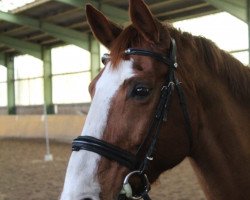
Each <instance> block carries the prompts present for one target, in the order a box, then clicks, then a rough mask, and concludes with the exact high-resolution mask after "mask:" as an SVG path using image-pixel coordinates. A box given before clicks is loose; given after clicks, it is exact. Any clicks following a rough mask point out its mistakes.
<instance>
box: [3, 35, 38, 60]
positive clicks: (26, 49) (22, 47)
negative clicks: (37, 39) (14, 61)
mask: <svg viewBox="0 0 250 200" xmlns="http://www.w3.org/2000/svg"><path fill="white" fill-rule="evenodd" d="M0 43H2V44H4V45H6V46H8V47H12V48H14V49H16V50H18V51H20V52H23V53H25V54H29V55H32V56H34V57H36V58H39V59H41V58H42V55H41V46H40V45H38V44H34V43H31V42H26V41H23V40H19V39H17V38H13V37H9V36H6V35H2V34H0Z"/></svg>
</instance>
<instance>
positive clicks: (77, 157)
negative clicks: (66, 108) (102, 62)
mask: <svg viewBox="0 0 250 200" xmlns="http://www.w3.org/2000/svg"><path fill="white" fill-rule="evenodd" d="M132 64H133V62H132V61H121V62H120V64H119V66H118V67H117V69H112V67H111V64H110V63H108V64H107V66H106V68H105V70H104V71H103V74H102V76H101V77H100V79H99V80H98V82H97V83H96V88H95V95H94V98H93V100H92V104H91V106H90V110H89V113H88V116H87V118H86V121H85V125H84V128H83V131H82V134H81V135H90V136H93V137H96V138H98V139H101V138H102V135H103V132H104V129H105V127H106V124H107V118H108V112H109V109H110V104H111V101H112V98H113V97H114V95H115V93H116V92H117V90H118V89H119V88H120V86H121V85H122V84H123V82H124V81H125V80H126V79H128V78H130V77H132V76H133V70H132ZM100 159H101V157H100V156H99V155H98V154H96V153H92V152H89V151H84V150H81V151H78V152H72V155H71V157H70V160H69V164H68V168H67V172H66V177H65V183H64V188H63V192H62V195H61V200H79V199H82V198H91V199H93V200H98V199H99V193H100V185H99V183H98V179H97V176H96V174H97V168H98V166H97V164H98V162H99V160H100Z"/></svg>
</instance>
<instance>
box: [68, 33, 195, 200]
mask: <svg viewBox="0 0 250 200" xmlns="http://www.w3.org/2000/svg"><path fill="white" fill-rule="evenodd" d="M176 51H177V47H176V43H175V40H174V39H172V38H171V47H170V53H169V54H168V55H167V56H165V55H162V54H159V53H155V52H152V51H148V50H143V49H135V48H129V49H127V50H125V52H124V54H125V55H141V56H149V57H152V58H154V59H156V60H158V61H160V62H163V63H165V64H166V65H167V66H168V72H167V76H166V79H165V82H164V84H163V86H162V88H161V96H160V99H159V102H158V105H157V108H156V111H155V115H154V118H153V120H152V122H151V125H150V128H149V131H148V133H147V135H146V137H145V138H144V140H143V142H142V143H141V145H140V146H139V148H138V150H137V153H136V154H132V153H131V152H129V151H126V150H124V149H121V148H120V147H118V146H115V145H113V144H110V143H107V142H105V141H103V140H99V139H97V138H94V137H91V136H79V137H77V138H76V139H74V140H73V143H72V150H73V151H79V150H86V151H91V152H95V153H97V154H99V155H101V156H104V157H106V158H108V159H110V160H114V161H116V162H118V163H119V164H121V165H123V166H125V167H127V168H129V170H130V171H131V172H130V173H129V174H128V175H127V176H126V177H125V180H124V183H123V189H122V193H123V196H126V197H124V198H129V199H144V200H150V197H149V196H148V192H149V190H150V184H149V181H148V178H147V176H146V174H145V171H146V170H147V168H148V165H149V162H150V161H152V160H153V154H154V150H155V147H156V143H157V140H158V138H159V135H160V130H161V127H162V123H163V122H165V121H167V114H168V111H169V108H170V104H171V99H172V98H171V97H172V94H173V91H174V89H175V88H176V91H177V93H178V97H179V100H180V106H181V109H182V113H183V116H184V123H185V129H186V132H187V136H188V139H189V149H190V151H191V148H192V145H193V139H192V128H191V123H190V117H189V113H188V110H187V104H186V99H185V95H184V92H183V89H182V87H181V85H180V82H179V81H178V79H177V78H176V76H175V71H176V69H177V66H178V64H177V60H176ZM149 141H151V142H150V143H149ZM147 146H148V147H147ZM145 147H146V153H143V156H142V150H144V152H145ZM141 157H143V159H142V160H141V159H140V158H141ZM132 176H137V177H139V178H140V180H141V182H142V184H143V185H144V189H143V191H142V192H141V193H140V194H136V195H135V194H133V192H132V188H131V186H130V184H129V179H130V178H131V177H132ZM120 197H121V198H120ZM124 198H122V195H120V196H119V199H124Z"/></svg>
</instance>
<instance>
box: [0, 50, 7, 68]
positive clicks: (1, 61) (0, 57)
mask: <svg viewBox="0 0 250 200" xmlns="http://www.w3.org/2000/svg"><path fill="white" fill-rule="evenodd" d="M0 65H2V66H4V67H6V66H5V55H4V53H0Z"/></svg>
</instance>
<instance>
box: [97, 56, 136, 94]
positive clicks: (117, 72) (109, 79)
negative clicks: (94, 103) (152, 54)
mask: <svg viewBox="0 0 250 200" xmlns="http://www.w3.org/2000/svg"><path fill="white" fill-rule="evenodd" d="M118 65H119V66H117V67H115V68H114V67H113V66H112V64H111V62H109V63H107V65H106V67H105V69H104V71H103V72H102V74H101V76H100V77H99V79H98V80H97V82H96V86H95V91H96V93H97V92H101V93H102V91H103V92H104V91H110V92H114V91H113V90H116V89H117V87H118V86H120V85H121V84H122V83H123V82H124V81H125V80H126V79H129V78H131V77H132V76H133V75H134V71H133V61H132V60H122V61H121V62H120V63H119V64H118Z"/></svg>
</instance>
